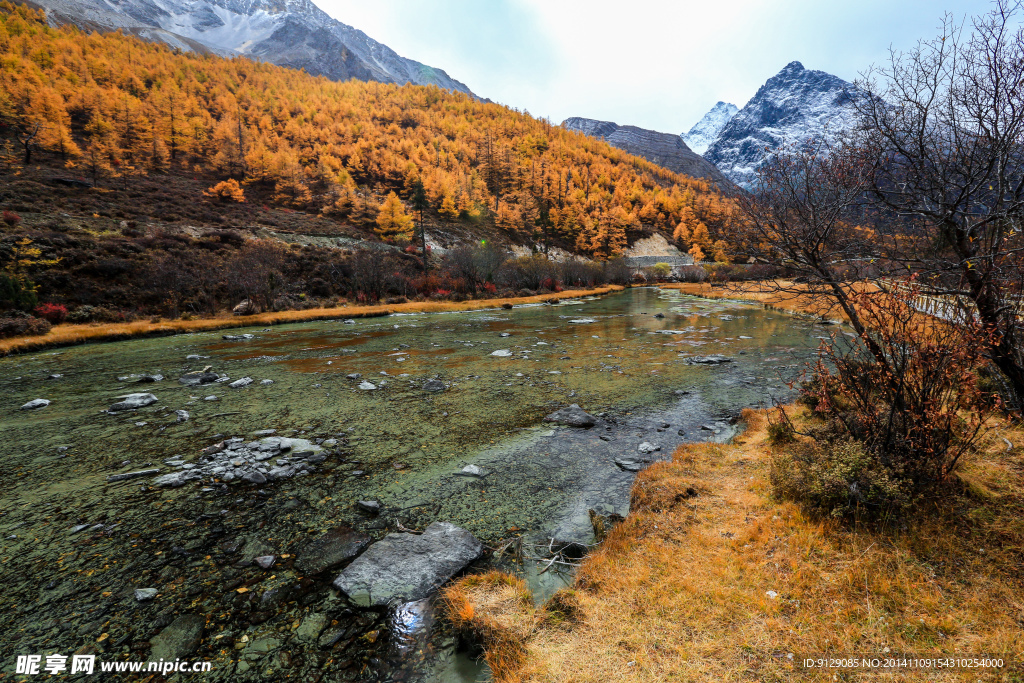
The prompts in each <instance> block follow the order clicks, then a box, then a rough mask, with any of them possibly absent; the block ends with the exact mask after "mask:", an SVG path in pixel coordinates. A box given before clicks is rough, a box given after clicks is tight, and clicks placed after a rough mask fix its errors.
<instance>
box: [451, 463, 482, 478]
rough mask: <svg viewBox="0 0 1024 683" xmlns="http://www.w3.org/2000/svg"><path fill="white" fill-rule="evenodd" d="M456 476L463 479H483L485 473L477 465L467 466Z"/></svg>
mask: <svg viewBox="0 0 1024 683" xmlns="http://www.w3.org/2000/svg"><path fill="white" fill-rule="evenodd" d="M455 474H458V475H460V476H463V477H482V476H484V471H483V470H482V469H480V468H479V467H477V466H476V465H466V466H465V467H463V468H462V469H461V470H459V471H458V472H456V473H455Z"/></svg>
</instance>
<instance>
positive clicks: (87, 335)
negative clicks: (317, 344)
mask: <svg viewBox="0 0 1024 683" xmlns="http://www.w3.org/2000/svg"><path fill="white" fill-rule="evenodd" d="M622 289H623V287H621V286H619V285H607V286H605V287H596V288H594V289H575V290H566V291H564V292H559V293H557V294H538V295H537V296H529V297H520V298H513V299H475V300H472V301H461V302H455V301H422V302H421V301H413V302H409V303H405V304H386V305H378V306H339V307H337V308H311V309H307V310H304V311H279V312H270V313H258V314H256V315H239V316H230V315H224V316H221V317H216V318H200V319H197V320H166V321H161V322H150V321H136V322H130V323H105V324H104V323H97V324H85V325H55V326H54V327H53V329H51V330H50V331H49V332H48V333H46V334H43V335H37V336H31V337H11V338H10V339H0V355H8V354H11V353H23V352H26V351H38V350H39V349H45V348H50V347H54V346H70V345H73V344H87V343H95V342H106V341H120V340H123V339H130V338H132V337H146V336H162V335H172V334H180V333H185V332H203V331H208V330H220V329H228V328H232V327H251V326H255V325H281V324H284V323H298V322H306V321H309V320H334V319H341V318H368V317H374V316H382V315H388V314H390V313H439V312H443V311H474V310H479V309H483V308H497V307H499V306H501V305H502V304H525V303H538V302H545V301H557V300H559V299H572V298H576V297H581V296H596V295H600V294H608V293H610V292H618V291H621V290H622Z"/></svg>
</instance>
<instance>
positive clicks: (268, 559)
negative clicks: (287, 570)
mask: <svg viewBox="0 0 1024 683" xmlns="http://www.w3.org/2000/svg"><path fill="white" fill-rule="evenodd" d="M276 559H277V556H276V555H260V556H259V557H257V558H256V559H254V560H253V561H254V562H255V563H256V564H258V565H259V566H261V567H263V568H264V569H270V568H271V567H273V566H274V561H275V560H276Z"/></svg>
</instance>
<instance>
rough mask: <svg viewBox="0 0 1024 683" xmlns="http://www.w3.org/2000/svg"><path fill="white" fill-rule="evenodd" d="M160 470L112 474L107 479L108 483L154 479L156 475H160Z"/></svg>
mask: <svg viewBox="0 0 1024 683" xmlns="http://www.w3.org/2000/svg"><path fill="white" fill-rule="evenodd" d="M159 473H160V468H159V467H158V468H156V469H152V470H138V471H137V472H122V473H121V474H112V475H110V476H109V477H107V482H108V483H113V482H115V481H127V480H128V479H139V478H140V477H152V476H153V475H154V474H159Z"/></svg>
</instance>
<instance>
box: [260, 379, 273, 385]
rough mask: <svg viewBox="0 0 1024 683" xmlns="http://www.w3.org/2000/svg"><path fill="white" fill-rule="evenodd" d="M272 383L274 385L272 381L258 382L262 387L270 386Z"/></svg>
mask: <svg viewBox="0 0 1024 683" xmlns="http://www.w3.org/2000/svg"><path fill="white" fill-rule="evenodd" d="M273 383H274V380H272V379H261V380H260V384H262V385H263V386H269V385H271V384H273Z"/></svg>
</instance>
